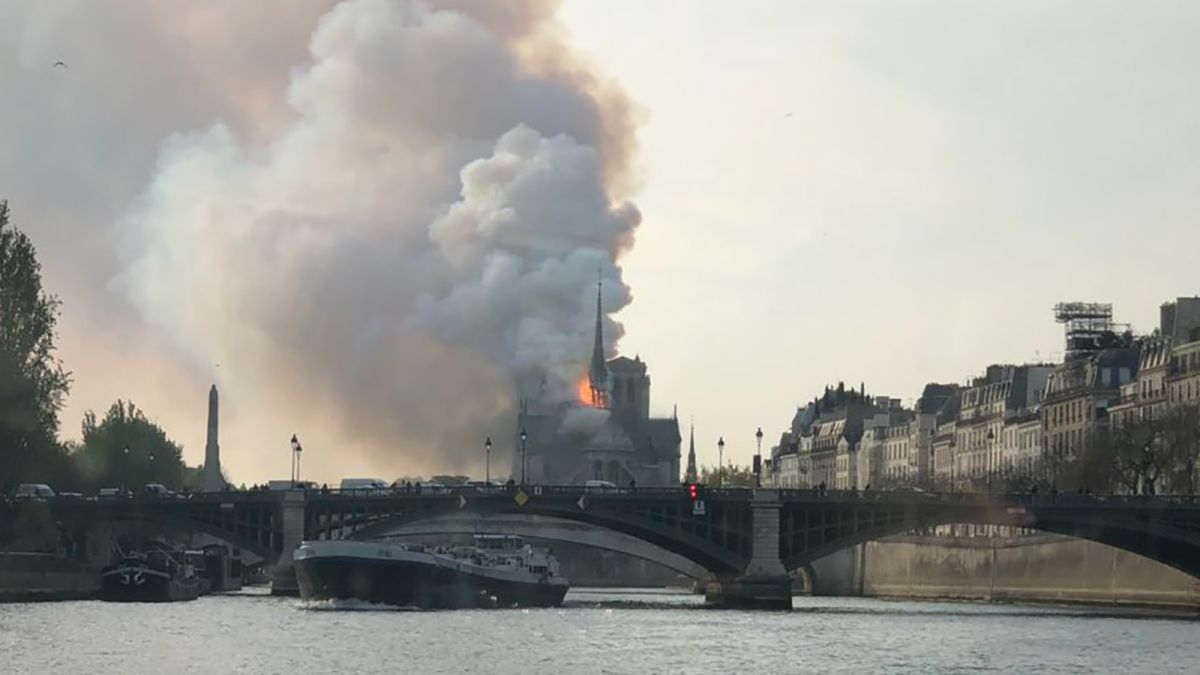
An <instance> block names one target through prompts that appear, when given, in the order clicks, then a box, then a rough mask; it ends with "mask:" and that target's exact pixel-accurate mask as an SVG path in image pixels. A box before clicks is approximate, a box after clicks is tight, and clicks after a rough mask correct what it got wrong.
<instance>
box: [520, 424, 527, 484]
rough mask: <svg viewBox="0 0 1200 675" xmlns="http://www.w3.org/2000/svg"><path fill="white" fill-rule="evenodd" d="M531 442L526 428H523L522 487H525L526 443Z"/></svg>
mask: <svg viewBox="0 0 1200 675" xmlns="http://www.w3.org/2000/svg"><path fill="white" fill-rule="evenodd" d="M527 440H529V434H527V433H525V428H524V427H521V485H522V486H524V485H525V441H527Z"/></svg>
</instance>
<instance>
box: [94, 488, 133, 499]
mask: <svg viewBox="0 0 1200 675" xmlns="http://www.w3.org/2000/svg"><path fill="white" fill-rule="evenodd" d="M96 494H97V496H99V497H100V498H102V499H125V498H128V497H129V496H130V495H129V490H126V489H124V488H115V487H111V488H100V491H99V492H97V493H96Z"/></svg>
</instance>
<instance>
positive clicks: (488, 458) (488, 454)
mask: <svg viewBox="0 0 1200 675" xmlns="http://www.w3.org/2000/svg"><path fill="white" fill-rule="evenodd" d="M483 456H484V459H483V484H484V486H485V487H486V486H489V485H491V484H492V437H491V436H488V437H487V440H486V441H484V442H483Z"/></svg>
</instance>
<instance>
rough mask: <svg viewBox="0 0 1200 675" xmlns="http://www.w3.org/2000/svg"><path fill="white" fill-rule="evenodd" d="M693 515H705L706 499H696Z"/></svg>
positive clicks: (693, 505) (693, 504) (693, 503)
mask: <svg viewBox="0 0 1200 675" xmlns="http://www.w3.org/2000/svg"><path fill="white" fill-rule="evenodd" d="M692 515H693V516H703V515H705V510H704V500H703V499H698V500H696V501H694V502H692Z"/></svg>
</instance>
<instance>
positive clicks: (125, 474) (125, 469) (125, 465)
mask: <svg viewBox="0 0 1200 675" xmlns="http://www.w3.org/2000/svg"><path fill="white" fill-rule="evenodd" d="M121 453H122V456H124V457H125V459H124V460H123V461H122V462H121V474H122V475H121V489H122V490H123V491H128V487H129V483H128V480H129V444H128V443H126V444H125V447H124V448H121Z"/></svg>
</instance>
